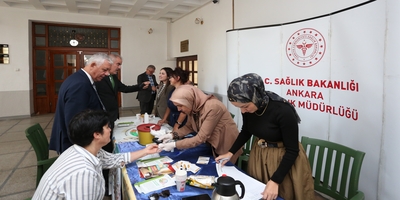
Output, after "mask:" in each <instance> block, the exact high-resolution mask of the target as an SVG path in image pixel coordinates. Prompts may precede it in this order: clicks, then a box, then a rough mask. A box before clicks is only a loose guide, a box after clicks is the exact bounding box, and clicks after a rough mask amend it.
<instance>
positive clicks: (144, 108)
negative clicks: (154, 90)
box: [140, 94, 156, 114]
mask: <svg viewBox="0 0 400 200" xmlns="http://www.w3.org/2000/svg"><path fill="white" fill-rule="evenodd" d="M155 99H156V94H153V95H151V98H150V101H148V102H142V101H141V102H140V114H144V113H147V114H151V113H153V108H154V100H155Z"/></svg>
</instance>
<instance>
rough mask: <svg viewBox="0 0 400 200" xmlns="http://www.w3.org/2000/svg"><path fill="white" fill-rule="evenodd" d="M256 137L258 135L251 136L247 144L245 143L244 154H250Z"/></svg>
mask: <svg viewBox="0 0 400 200" xmlns="http://www.w3.org/2000/svg"><path fill="white" fill-rule="evenodd" d="M256 138H257V137H256V136H254V135H252V136H251V138H250V139H249V140H247V142H246V144H244V146H243V153H242V155H249V154H250V151H251V147H252V145H253V142H254V140H255V139H256Z"/></svg>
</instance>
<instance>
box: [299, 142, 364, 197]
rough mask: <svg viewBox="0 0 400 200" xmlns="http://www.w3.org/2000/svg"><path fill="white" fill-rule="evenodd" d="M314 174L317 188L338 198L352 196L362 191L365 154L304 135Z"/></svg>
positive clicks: (304, 145)
mask: <svg viewBox="0 0 400 200" xmlns="http://www.w3.org/2000/svg"><path fill="white" fill-rule="evenodd" d="M301 143H302V145H303V147H304V150H305V151H306V152H307V156H308V161H309V162H310V166H311V171H312V174H313V176H314V189H315V190H317V191H319V192H322V193H324V194H326V195H328V196H330V197H333V198H335V199H338V200H340V199H351V197H353V196H355V195H357V194H358V193H362V192H361V191H358V181H359V178H360V171H361V165H362V162H363V160H364V156H365V153H364V152H361V151H357V150H354V149H352V148H349V147H346V146H343V145H340V144H337V143H334V142H329V141H325V140H319V139H314V138H309V137H305V136H303V137H302V138H301Z"/></svg>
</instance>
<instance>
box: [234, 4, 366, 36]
mask: <svg viewBox="0 0 400 200" xmlns="http://www.w3.org/2000/svg"><path fill="white" fill-rule="evenodd" d="M367 1H368V0H335V1H318V0H301V1H293V0H279V1H273V0H267V1H265V0H245V1H243V0H236V1H235V17H234V18H235V19H234V20H235V28H236V29H238V28H246V27H252V26H265V25H271V24H280V23H287V22H293V21H298V20H302V19H308V18H312V17H316V16H320V15H325V14H329V13H331V12H335V11H338V10H341V9H343V8H347V7H350V6H354V5H357V4H360V3H363V2H367Z"/></svg>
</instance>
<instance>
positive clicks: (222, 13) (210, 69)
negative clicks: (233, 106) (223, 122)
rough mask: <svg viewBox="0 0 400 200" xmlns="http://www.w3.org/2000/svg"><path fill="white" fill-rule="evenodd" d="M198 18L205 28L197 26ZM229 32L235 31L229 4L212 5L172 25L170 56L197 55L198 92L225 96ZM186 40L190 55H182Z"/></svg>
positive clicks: (228, 2) (186, 53)
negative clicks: (182, 46)
mask: <svg viewBox="0 0 400 200" xmlns="http://www.w3.org/2000/svg"><path fill="white" fill-rule="evenodd" d="M198 17H200V18H203V21H204V24H203V25H200V24H195V23H194V21H195V19H196V18H198ZM229 29H232V3H231V2H230V1H220V3H217V4H213V3H211V1H210V3H209V4H207V5H205V6H204V7H203V8H202V9H199V10H197V11H195V12H193V13H191V14H189V15H187V16H185V17H184V18H182V19H180V20H178V21H176V22H174V23H172V24H171V45H172V49H171V56H172V57H182V56H189V55H197V56H198V67H199V72H198V83H199V88H201V89H202V90H204V91H206V92H210V93H217V94H221V95H222V96H223V95H225V96H226V90H227V76H226V71H227V65H226V30H229ZM183 40H189V51H188V52H183V53H181V52H180V42H181V41H183ZM222 96H220V97H221V98H223V97H222ZM224 101H225V100H224ZM225 102H226V101H225Z"/></svg>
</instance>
